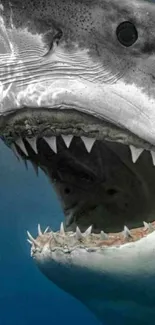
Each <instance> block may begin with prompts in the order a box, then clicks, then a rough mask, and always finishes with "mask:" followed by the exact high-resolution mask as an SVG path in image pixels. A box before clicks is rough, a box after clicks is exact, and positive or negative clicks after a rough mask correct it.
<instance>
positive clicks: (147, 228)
mask: <svg viewBox="0 0 155 325" xmlns="http://www.w3.org/2000/svg"><path fill="white" fill-rule="evenodd" d="M143 224H144V230H149V231H152V230H154V229H153V226H152V225H151V223H150V222H149V223H147V222H145V221H143Z"/></svg>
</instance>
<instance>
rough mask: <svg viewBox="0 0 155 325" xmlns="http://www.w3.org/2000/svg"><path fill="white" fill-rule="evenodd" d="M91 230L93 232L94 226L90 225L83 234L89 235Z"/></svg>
mask: <svg viewBox="0 0 155 325" xmlns="http://www.w3.org/2000/svg"><path fill="white" fill-rule="evenodd" d="M91 232H92V226H90V227H89V228H88V229H87V230H86V231H85V232H84V234H83V236H85V237H86V236H89V235H91Z"/></svg>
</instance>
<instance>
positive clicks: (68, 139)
mask: <svg viewBox="0 0 155 325" xmlns="http://www.w3.org/2000/svg"><path fill="white" fill-rule="evenodd" d="M61 136H62V138H63V140H64V142H65V144H66V147H67V148H69V146H70V144H71V141H72V139H73V135H63V134H62V135H61Z"/></svg>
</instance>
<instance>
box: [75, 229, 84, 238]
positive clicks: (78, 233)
mask: <svg viewBox="0 0 155 325" xmlns="http://www.w3.org/2000/svg"><path fill="white" fill-rule="evenodd" d="M82 238H83V235H82V233H81V231H80V229H79V227H78V226H77V227H76V239H77V240H81V239H82Z"/></svg>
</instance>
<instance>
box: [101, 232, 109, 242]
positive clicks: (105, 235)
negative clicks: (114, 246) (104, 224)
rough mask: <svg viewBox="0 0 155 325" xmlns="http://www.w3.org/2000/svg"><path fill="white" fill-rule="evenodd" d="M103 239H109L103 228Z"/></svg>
mask: <svg viewBox="0 0 155 325" xmlns="http://www.w3.org/2000/svg"><path fill="white" fill-rule="evenodd" d="M101 239H102V240H107V239H109V236H108V235H107V234H106V233H105V232H104V231H103V230H101Z"/></svg>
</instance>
